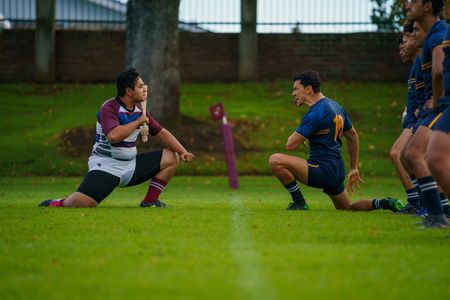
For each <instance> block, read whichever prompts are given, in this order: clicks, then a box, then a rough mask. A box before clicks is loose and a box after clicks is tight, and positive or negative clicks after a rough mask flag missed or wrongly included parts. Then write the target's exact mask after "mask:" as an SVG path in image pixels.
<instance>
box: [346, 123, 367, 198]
mask: <svg viewBox="0 0 450 300" xmlns="http://www.w3.org/2000/svg"><path fill="white" fill-rule="evenodd" d="M344 137H345V139H346V141H347V149H348V155H349V157H350V172H348V175H347V178H348V183H347V188H348V189H349V190H351V191H352V192H353V190H354V188H353V186H356V188H357V189H358V190H359V182H361V183H362V184H364V181H363V180H362V178H361V176H360V175H359V170H358V160H359V139H358V133H357V132H356V129H355V128H354V127H352V128H351V129H349V130H347V131H344Z"/></svg>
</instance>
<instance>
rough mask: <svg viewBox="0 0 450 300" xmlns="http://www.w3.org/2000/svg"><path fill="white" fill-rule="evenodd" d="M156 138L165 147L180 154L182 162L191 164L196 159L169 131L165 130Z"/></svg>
mask: <svg viewBox="0 0 450 300" xmlns="http://www.w3.org/2000/svg"><path fill="white" fill-rule="evenodd" d="M155 137H156V138H157V139H158V140H159V141H160V142H161V144H163V145H164V147H167V148H169V149H171V150H173V151H175V152H176V153H178V154H179V155H180V158H181V160H182V161H185V162H191V161H192V160H193V159H194V158H195V155H194V154H192V153H190V152H188V151H187V150H186V149H185V148H184V147H183V145H181V143H180V142H179V141H178V140H177V138H176V137H175V136H174V135H173V134H172V133H171V132H170V131H169V130H167V129H165V128H163V129H162V130H161V131H160V132H159V133H158V134H157V135H156V136H155Z"/></svg>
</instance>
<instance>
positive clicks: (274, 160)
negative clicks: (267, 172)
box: [269, 153, 281, 169]
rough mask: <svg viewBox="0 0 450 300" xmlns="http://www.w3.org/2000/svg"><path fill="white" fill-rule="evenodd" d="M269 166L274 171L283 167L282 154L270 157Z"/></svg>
mask: <svg viewBox="0 0 450 300" xmlns="http://www.w3.org/2000/svg"><path fill="white" fill-rule="evenodd" d="M269 165H270V167H271V168H272V169H274V168H277V167H278V166H280V165H281V154H279V153H274V154H272V155H271V156H270V157H269Z"/></svg>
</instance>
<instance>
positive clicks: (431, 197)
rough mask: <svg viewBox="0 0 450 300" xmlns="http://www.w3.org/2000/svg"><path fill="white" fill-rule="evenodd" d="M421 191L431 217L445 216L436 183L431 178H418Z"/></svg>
mask: <svg viewBox="0 0 450 300" xmlns="http://www.w3.org/2000/svg"><path fill="white" fill-rule="evenodd" d="M417 181H418V182H419V186H420V191H421V192H422V196H423V200H424V204H425V207H426V208H427V210H428V213H430V214H431V215H440V214H443V213H444V212H443V210H442V206H441V199H439V194H438V190H437V184H436V181H435V180H434V179H433V177H431V176H427V177H423V178H418V179H417Z"/></svg>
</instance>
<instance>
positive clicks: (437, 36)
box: [425, 21, 448, 50]
mask: <svg viewBox="0 0 450 300" xmlns="http://www.w3.org/2000/svg"><path fill="white" fill-rule="evenodd" d="M447 28H448V24H447V23H446V22H445V21H439V22H437V23H436V24H435V25H434V26H433V28H432V29H431V31H430V34H429V36H428V37H427V39H426V42H425V45H426V48H429V49H430V50H432V49H434V48H435V47H436V46H438V45H440V44H441V43H442V42H443V40H444V38H445V33H446V31H447Z"/></svg>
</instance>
